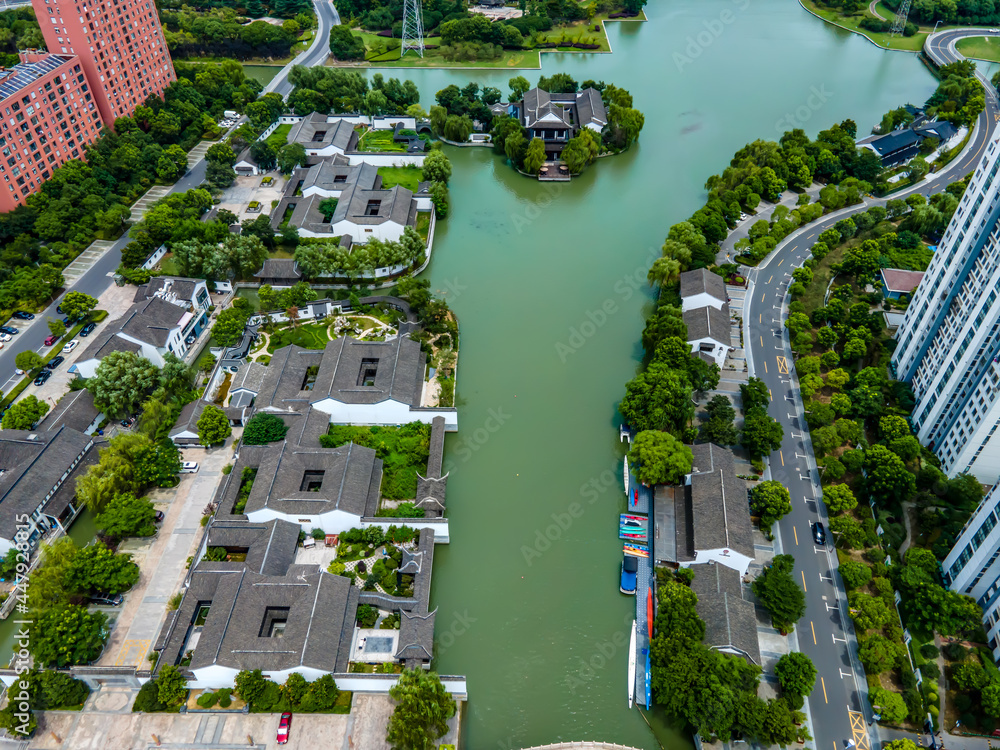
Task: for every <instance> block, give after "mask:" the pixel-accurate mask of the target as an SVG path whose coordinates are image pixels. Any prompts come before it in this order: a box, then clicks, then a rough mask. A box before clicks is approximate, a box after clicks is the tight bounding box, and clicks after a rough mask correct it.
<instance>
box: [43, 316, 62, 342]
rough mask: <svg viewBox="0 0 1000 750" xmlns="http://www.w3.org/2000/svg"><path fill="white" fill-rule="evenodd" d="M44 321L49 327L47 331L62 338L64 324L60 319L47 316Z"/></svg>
mask: <svg viewBox="0 0 1000 750" xmlns="http://www.w3.org/2000/svg"><path fill="white" fill-rule="evenodd" d="M45 322H46V325H48V327H49V333H51V334H52V335H53V336H56V337H58V338H62V337H63V336H65V335H66V324H65V323H63V322H62V321H61V320H58V319H55V318H49V319H48V320H47V321H45Z"/></svg>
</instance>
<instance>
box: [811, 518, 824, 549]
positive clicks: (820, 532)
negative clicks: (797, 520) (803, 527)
mask: <svg viewBox="0 0 1000 750" xmlns="http://www.w3.org/2000/svg"><path fill="white" fill-rule="evenodd" d="M812 529H813V540H814V541H815V542H816V544H826V529H824V528H823V524H821V523H820V522H819V521H817V522H816V523H814V524H813V525H812Z"/></svg>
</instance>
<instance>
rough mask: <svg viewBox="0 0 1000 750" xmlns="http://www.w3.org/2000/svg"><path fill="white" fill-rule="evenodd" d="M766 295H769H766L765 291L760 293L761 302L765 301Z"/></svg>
mask: <svg viewBox="0 0 1000 750" xmlns="http://www.w3.org/2000/svg"><path fill="white" fill-rule="evenodd" d="M766 296H767V295H766V294H764V292H761V293H760V301H761V302H763V301H764V298H765V297H766Z"/></svg>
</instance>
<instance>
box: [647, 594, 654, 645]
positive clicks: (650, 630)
mask: <svg viewBox="0 0 1000 750" xmlns="http://www.w3.org/2000/svg"><path fill="white" fill-rule="evenodd" d="M653 615H654V611H653V587H652V586H650V587H649V589H648V591H647V593H646V635H647V636H649V640H650V641H651V642H652V640H653Z"/></svg>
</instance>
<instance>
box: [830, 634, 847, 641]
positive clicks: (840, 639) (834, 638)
mask: <svg viewBox="0 0 1000 750" xmlns="http://www.w3.org/2000/svg"><path fill="white" fill-rule="evenodd" d="M830 637H831V638H833V642H834V643H838V642H839V643H847V639H846V638H838V637H837V636H835V635H834V634H833V633H831V634H830Z"/></svg>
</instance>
